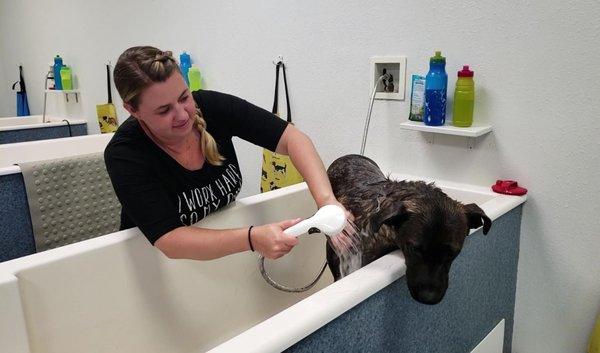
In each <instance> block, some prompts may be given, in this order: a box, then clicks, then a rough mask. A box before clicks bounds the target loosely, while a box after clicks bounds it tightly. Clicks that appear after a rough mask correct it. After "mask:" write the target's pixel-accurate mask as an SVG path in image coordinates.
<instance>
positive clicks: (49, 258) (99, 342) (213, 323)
mask: <svg viewBox="0 0 600 353" xmlns="http://www.w3.org/2000/svg"><path fill="white" fill-rule="evenodd" d="M392 177H393V178H397V179H421V178H414V177H410V176H405V175H398V174H394V175H392ZM437 185H438V186H440V187H442V188H443V189H444V190H445V191H446V192H447V193H448V194H449V195H450V196H452V197H454V198H457V199H459V200H461V201H463V202H477V203H478V204H479V205H481V207H482V208H483V209H484V210H485V211H486V213H487V214H488V216H489V217H490V218H492V219H496V218H498V217H499V216H501V215H502V214H504V213H506V212H508V211H510V210H511V209H513V208H515V207H517V206H518V205H519V204H521V203H522V202H524V201H525V198H524V197H510V196H503V195H497V194H494V193H491V192H490V191H489V190H488V188H484V187H476V186H469V185H462V184H455V183H449V182H444V181H437ZM314 211H315V206H314V204H313V201H312V199H311V197H310V194H309V192H308V189H307V188H306V184H304V183H302V184H298V185H295V186H292V187H289V188H285V189H281V190H276V191H273V192H269V193H266V194H262V195H256V196H251V197H248V198H244V199H241V200H238V201H236V202H235V203H234V204H232V205H230V206H229V207H228V208H227V209H225V210H223V211H222V212H218V213H216V214H212V215H210V216H209V217H207V218H206V219H204V220H203V221H202V222H200V223H199V225H200V226H203V227H211V228H230V227H242V226H247V225H249V224H262V223H266V222H273V221H278V220H281V219H286V218H294V217H307V216H309V215H311V214H312V213H313V212H314ZM324 249H325V246H324V239H323V238H322V236H321V235H313V236H307V237H304V238H303V239H302V240H301V242H300V244H299V245H298V246H297V247H296V248H295V249H294V250H293V251H292V253H290V254H289V255H288V256H286V257H284V258H282V259H280V260H277V261H276V262H274V263H273V262H271V263H269V265H273V264H274V265H275V267H274V268H272V273H273V277H275V278H276V279H278V280H280V281H281V282H285V283H286V284H292V285H300V284H304V283H306V282H307V281H308V280H309V279H310V277H311V276H313V275H314V273H315V272H316V271H317V270H318V269H319V268H320V266H321V265H322V263H323V261H324V258H325V251H324ZM269 265H268V266H269ZM404 271H405V265H404V260H403V256H402V254H401V253H400V252H399V251H396V252H394V253H392V254H389V255H387V256H384V257H382V258H381V259H379V260H377V261H375V262H373V263H371V264H369V265H368V266H366V267H364V268H362V269H361V270H359V271H356V272H354V273H353V274H351V275H349V276H347V277H345V278H344V279H342V280H340V281H338V282H336V283H333V284H332V278H331V275H330V273H329V271H326V272H325V275H324V276H323V278H321V280H320V281H319V282H318V284H317V285H316V286H315V287H314V288H313V289H311V290H310V291H309V292H305V293H299V294H290V293H283V292H280V291H278V290H276V289H273V288H271V287H270V286H269V285H268V284H266V283H265V282H264V280H263V279H262V277H261V275H260V273H259V271H258V268H257V255H256V254H254V253H250V252H246V253H241V254H236V255H232V256H228V257H226V258H222V259H219V260H215V261H207V262H201V261H188V260H169V259H167V258H166V257H164V256H163V255H162V254H161V253H160V252H159V251H158V250H156V249H155V248H153V247H152V246H150V245H149V243H148V242H147V241H146V240H145V238H144V237H143V236H142V235H141V234H140V232H139V230H138V229H137V228H135V229H130V230H126V231H121V232H117V233H114V234H110V235H106V236H103V237H100V238H95V239H91V240H87V241H83V242H80V243H76V244H72V245H68V246H65V247H62V248H58V249H54V250H49V251H46V252H43V253H39V254H35V255H31V256H27V257H24V258H20V259H16V260H12V261H9V262H5V263H1V264H0V312H2V315H0V351H1V352H14V353H21V352H36V353H38V352H40V353H41V352H44V353H46V352H48V353H49V352H61V353H68V352H78V353H79V352H144V353H150V352H174V353H175V352H204V351H207V350H210V351H211V352H213V353H214V352H279V351H281V350H283V349H286V348H287V347H289V346H291V345H292V344H294V343H296V342H298V341H299V340H301V339H302V338H304V337H306V336H308V335H309V334H311V333H312V332H314V331H315V330H317V329H318V328H320V327H322V326H323V325H325V324H327V323H328V322H329V321H331V320H333V319H334V318H336V317H338V316H339V315H341V314H342V313H344V312H345V311H347V310H349V309H350V308H352V307H353V306H355V305H356V304H358V303H360V302H361V301H363V300H365V299H366V298H368V297H369V296H370V295H372V294H373V293H375V292H377V291H379V290H380V289H382V288H384V287H385V286H387V285H388V284H390V283H391V282H393V281H394V280H396V279H397V278H399V277H400V276H403V275H404Z"/></svg>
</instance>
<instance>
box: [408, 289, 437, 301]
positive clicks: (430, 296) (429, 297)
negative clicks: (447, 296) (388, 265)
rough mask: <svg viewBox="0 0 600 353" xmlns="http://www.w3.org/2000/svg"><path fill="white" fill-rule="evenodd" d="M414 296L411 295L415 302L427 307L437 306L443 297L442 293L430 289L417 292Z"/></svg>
mask: <svg viewBox="0 0 600 353" xmlns="http://www.w3.org/2000/svg"><path fill="white" fill-rule="evenodd" d="M415 294H416V295H413V298H414V299H415V300H416V301H418V302H420V303H423V304H427V305H434V304H437V303H439V302H440V301H441V300H442V298H443V297H444V294H443V292H440V291H439V290H431V289H423V290H419V291H417V293H415Z"/></svg>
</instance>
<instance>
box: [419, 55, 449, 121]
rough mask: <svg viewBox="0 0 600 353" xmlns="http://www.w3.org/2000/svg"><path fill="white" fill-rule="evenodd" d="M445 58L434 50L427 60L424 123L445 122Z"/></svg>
mask: <svg viewBox="0 0 600 353" xmlns="http://www.w3.org/2000/svg"><path fill="white" fill-rule="evenodd" d="M447 88H448V75H447V74H446V58H445V57H443V56H442V52H440V51H436V52H435V56H432V57H431V59H430V60H429V72H428V73H427V77H426V78H425V115H424V117H423V122H424V123H425V125H430V126H441V125H444V123H445V122H446V89H447Z"/></svg>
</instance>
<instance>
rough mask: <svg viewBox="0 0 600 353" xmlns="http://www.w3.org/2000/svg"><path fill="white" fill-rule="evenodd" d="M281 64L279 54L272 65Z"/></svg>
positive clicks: (281, 60) (281, 58)
mask: <svg viewBox="0 0 600 353" xmlns="http://www.w3.org/2000/svg"><path fill="white" fill-rule="evenodd" d="M282 62H283V55H281V54H279V55H277V57H276V58H275V59H273V65H277V64H279V63H282Z"/></svg>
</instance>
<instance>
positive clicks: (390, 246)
mask: <svg viewBox="0 0 600 353" xmlns="http://www.w3.org/2000/svg"><path fill="white" fill-rule="evenodd" d="M327 175H328V176H329V180H330V181H331V186H332V187H333V192H334V194H335V197H336V198H337V199H338V201H339V202H340V203H342V204H343V205H344V206H345V207H346V208H347V209H348V210H349V211H350V212H352V214H353V215H354V216H355V224H356V225H357V227H358V228H359V230H360V231H361V234H362V237H361V238H362V251H363V252H362V266H365V265H367V264H369V263H371V262H373V261H375V260H376V259H378V258H380V257H381V256H383V255H385V254H387V253H389V252H391V251H394V250H396V249H401V250H402V252H403V253H404V257H405V260H406V282H407V285H408V288H409V290H410V294H411V296H412V297H413V298H414V299H415V300H417V301H419V302H421V303H424V304H437V303H439V302H440V301H441V300H442V298H443V297H444V294H445V293H446V289H447V288H448V273H449V271H450V265H451V264H452V261H453V260H454V259H455V258H456V256H458V254H459V253H460V251H461V249H462V246H463V243H464V241H465V238H466V237H467V235H468V234H469V229H475V228H479V227H481V226H482V225H483V233H484V234H487V233H488V231H489V229H490V227H491V225H492V222H491V220H490V219H489V217H488V216H487V215H486V214H485V213H484V212H483V210H482V209H481V208H480V207H479V206H477V205H476V204H474V203H471V204H467V205H464V204H462V203H460V202H458V201H456V200H453V199H451V198H450V197H448V196H447V195H446V194H445V193H444V192H442V190H440V189H439V188H437V187H435V186H434V185H433V184H427V183H425V182H420V181H417V182H414V181H393V180H390V179H388V178H387V177H386V176H385V175H384V174H383V173H382V172H381V170H380V169H379V167H378V166H377V164H376V163H375V162H373V161H372V160H371V159H369V158H367V157H363V156H359V155H347V156H344V157H341V158H339V159H337V160H336V161H334V162H333V163H332V164H331V166H330V167H329V168H328V170H327ZM327 261H328V263H329V268H330V270H331V272H332V274H333V277H334V279H335V280H338V279H340V278H341V277H342V275H343V273H341V272H340V268H339V265H340V259H339V257H338V256H337V255H336V253H335V252H334V251H333V249H332V248H331V246H330V245H329V244H328V245H327Z"/></svg>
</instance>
